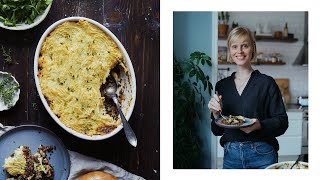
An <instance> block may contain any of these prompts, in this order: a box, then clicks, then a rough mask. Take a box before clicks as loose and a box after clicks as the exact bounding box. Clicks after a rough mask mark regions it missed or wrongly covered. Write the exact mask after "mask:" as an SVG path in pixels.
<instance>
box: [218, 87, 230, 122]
mask: <svg viewBox="0 0 320 180" xmlns="http://www.w3.org/2000/svg"><path fill="white" fill-rule="evenodd" d="M216 95H217V96H218V97H219V93H218V91H216ZM219 103H220V108H221V111H220V116H221V117H222V118H223V119H228V117H226V116H224V115H222V100H221V99H220V102H219Z"/></svg>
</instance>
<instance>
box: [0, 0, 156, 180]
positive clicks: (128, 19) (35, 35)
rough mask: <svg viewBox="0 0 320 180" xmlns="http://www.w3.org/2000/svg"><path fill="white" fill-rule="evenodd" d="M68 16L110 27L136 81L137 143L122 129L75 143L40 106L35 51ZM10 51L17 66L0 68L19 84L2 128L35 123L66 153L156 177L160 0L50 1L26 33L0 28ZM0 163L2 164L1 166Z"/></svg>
mask: <svg viewBox="0 0 320 180" xmlns="http://www.w3.org/2000/svg"><path fill="white" fill-rule="evenodd" d="M69 16H83V17H87V18H91V19H93V20H96V21H98V22H100V23H101V24H103V25H104V26H106V27H107V28H109V30H111V31H112V32H113V33H114V34H115V35H116V36H117V37H118V39H119V40H120V41H121V42H122V44H123V45H124V47H125V48H126V50H127V52H128V54H129V56H130V58H131V61H132V64H133V67H134V70H135V74H136V79H137V98H136V103H135V108H134V111H133V114H132V116H131V118H130V121H129V122H130V124H131V126H132V129H133V130H134V131H135V133H136V135H137V139H138V146H137V147H136V148H134V147H132V146H131V145H130V144H129V143H128V142H127V140H126V137H125V134H124V132H123V131H120V132H119V133H118V134H117V135H115V136H114V137H112V138H110V139H107V140H102V141H87V140H82V139H79V138H77V137H75V136H72V135H71V134H69V133H67V132H66V131H64V130H63V129H62V128H61V127H60V126H59V125H58V124H57V123H56V122H55V121H54V120H53V119H52V118H51V117H50V115H49V114H48V112H47V111H46V109H45V108H44V106H43V104H42V102H41V100H40V98H39V96H38V93H37V90H36V86H35V81H34V73H33V61H34V54H35V49H36V46H37V44H38V41H39V39H40V37H41V36H42V34H43V33H44V31H45V30H46V29H47V28H48V27H49V26H50V25H51V24H52V23H54V22H56V21H58V20H60V19H62V18H65V17H69ZM1 45H3V46H4V47H5V48H10V49H11V51H12V58H13V59H14V61H15V62H16V63H18V64H13V65H7V64H5V63H4V58H3V56H2V53H0V68H1V69H0V70H1V71H6V72H10V73H12V74H13V75H14V76H15V77H16V79H17V80H18V82H19V83H20V89H21V94H20V99H19V101H18V103H17V104H16V106H15V107H13V108H12V109H10V110H7V111H4V112H0V122H1V123H2V124H4V125H15V126H17V125H23V124H36V125H41V126H43V127H46V128H48V129H50V130H52V131H53V132H54V133H56V134H57V135H58V136H59V137H60V138H61V139H62V141H63V142H64V144H65V145H66V146H67V148H68V149H69V150H72V151H77V152H79V153H82V154H84V155H88V156H92V157H95V158H98V159H102V160H105V161H107V162H110V163H113V164H115V165H117V166H120V167H122V168H124V169H125V170H127V171H129V172H131V173H134V174H137V175H139V176H142V177H144V178H146V179H160V2H159V0H135V1H132V0H90V1H88V0H54V2H53V4H52V7H51V10H50V12H49V14H48V16H47V17H46V19H45V20H44V21H43V22H42V23H41V24H39V25H38V26H36V27H34V28H32V29H30V30H25V31H9V30H5V29H2V28H0V46H1ZM0 164H1V163H0Z"/></svg>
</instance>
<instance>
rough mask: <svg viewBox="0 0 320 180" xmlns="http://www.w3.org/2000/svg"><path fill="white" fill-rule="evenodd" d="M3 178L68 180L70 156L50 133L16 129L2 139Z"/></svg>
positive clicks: (0, 168)
mask: <svg viewBox="0 0 320 180" xmlns="http://www.w3.org/2000/svg"><path fill="white" fill-rule="evenodd" d="M0 164H1V166H0V179H6V178H13V177H14V178H15V179H19V177H20V178H22V179H28V178H31V177H33V178H32V179H52V180H61V179H68V176H69V173H70V157H69V153H68V151H67V149H66V147H65V146H64V144H63V143H62V141H61V140H60V139H59V138H58V137H57V136H56V135H55V134H54V133H53V132H51V131H50V130H48V129H46V128H43V127H40V126H34V125H25V126H18V127H15V128H13V129H11V130H9V131H7V132H6V133H4V134H3V135H1V136H0Z"/></svg>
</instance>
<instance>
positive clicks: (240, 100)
mask: <svg viewBox="0 0 320 180" xmlns="http://www.w3.org/2000/svg"><path fill="white" fill-rule="evenodd" d="M234 78H235V72H234V73H232V75H231V76H229V77H227V78H224V79H222V80H220V81H218V82H217V84H216V87H215V89H216V91H218V93H219V94H220V95H222V102H223V109H222V112H223V114H224V115H241V116H244V117H247V118H256V119H258V120H259V121H260V124H261V129H260V130H255V131H253V132H251V133H248V134H247V133H245V132H243V131H241V130H239V129H225V128H221V127H219V126H217V125H216V124H215V123H214V120H215V118H214V117H213V115H212V114H211V118H212V120H213V121H212V123H211V130H212V132H213V134H214V135H216V136H221V135H222V137H221V139H220V144H221V146H222V147H223V145H224V143H225V142H229V141H238V142H243V141H254V142H256V141H265V142H267V143H270V144H271V145H272V146H273V147H274V149H275V150H276V151H278V150H279V143H278V141H277V139H276V138H275V137H277V136H280V135H282V134H284V133H285V131H286V130H287V129H288V116H287V113H286V109H285V106H284V104H283V100H282V96H281V93H280V90H279V87H278V85H277V84H276V82H275V80H274V79H273V78H272V77H270V76H267V75H265V74H261V73H260V72H259V71H258V70H255V71H253V72H252V74H251V77H250V79H249V81H248V83H247V85H246V87H245V88H244V90H243V92H242V94H241V95H239V93H238V91H237V89H236V85H235V82H234Z"/></svg>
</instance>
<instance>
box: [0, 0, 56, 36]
mask: <svg viewBox="0 0 320 180" xmlns="http://www.w3.org/2000/svg"><path fill="white" fill-rule="evenodd" d="M52 2H53V1H52ZM52 2H51V4H49V5H48V7H47V8H46V10H45V11H44V12H43V13H42V14H41V15H39V16H37V17H36V18H35V19H34V20H33V23H31V24H19V25H17V26H5V25H4V24H3V23H2V22H1V21H0V27H2V28H4V29H9V30H27V29H31V28H33V27H35V26H36V25H38V24H40V23H41V22H42V21H43V20H44V19H45V18H46V16H47V15H48V13H49V10H50V8H51V5H52Z"/></svg>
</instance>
